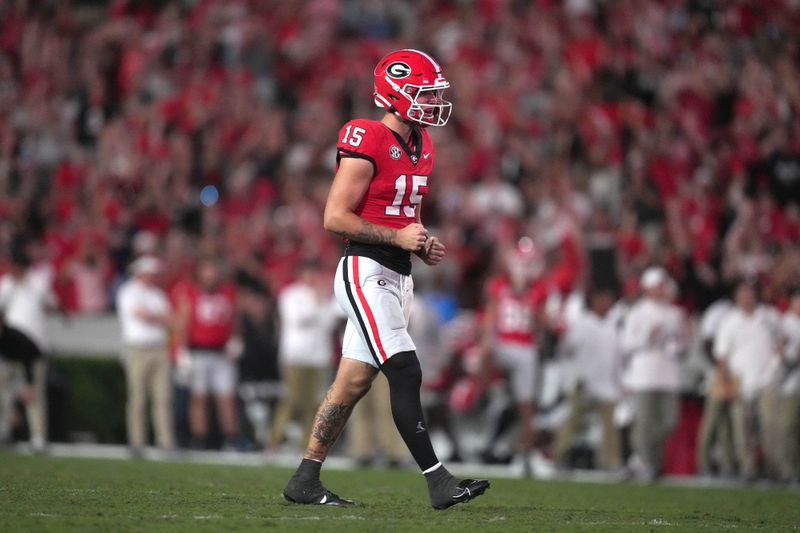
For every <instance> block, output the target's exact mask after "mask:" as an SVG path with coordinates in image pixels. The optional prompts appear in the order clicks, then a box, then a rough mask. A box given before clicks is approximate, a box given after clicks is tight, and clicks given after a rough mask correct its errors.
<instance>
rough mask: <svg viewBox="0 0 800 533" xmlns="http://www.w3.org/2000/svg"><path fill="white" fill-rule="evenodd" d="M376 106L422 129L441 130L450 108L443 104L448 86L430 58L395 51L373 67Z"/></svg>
mask: <svg viewBox="0 0 800 533" xmlns="http://www.w3.org/2000/svg"><path fill="white" fill-rule="evenodd" d="M374 74H375V105H377V106H378V107H383V108H385V109H388V110H389V111H393V112H395V113H397V114H398V115H400V117H402V118H404V119H406V120H410V121H412V122H416V123H418V124H421V125H423V126H444V125H445V124H446V123H447V120H448V119H449V118H450V111H451V110H452V109H453V104H452V103H450V102H448V101H446V100H444V90H445V89H447V88H449V87H450V83H448V81H447V80H446V79H445V77H444V74H443V73H442V67H440V66H439V63H437V62H436V61H435V60H434V59H433V58H432V57H431V56H429V55H428V54H426V53H425V52H420V51H419V50H411V49H405V50H397V51H396V52H392V53H391V54H389V55H387V56H386V57H384V58H383V59H381V60H380V61H379V62H378V66H376V67H375V73H374Z"/></svg>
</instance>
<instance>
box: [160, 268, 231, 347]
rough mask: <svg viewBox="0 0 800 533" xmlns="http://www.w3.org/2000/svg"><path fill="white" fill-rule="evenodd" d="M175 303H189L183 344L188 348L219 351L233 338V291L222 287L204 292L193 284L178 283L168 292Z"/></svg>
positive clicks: (227, 284) (228, 284)
mask: <svg viewBox="0 0 800 533" xmlns="http://www.w3.org/2000/svg"><path fill="white" fill-rule="evenodd" d="M172 297H173V300H174V301H175V302H180V301H184V300H188V301H189V324H188V331H187V332H186V333H187V335H186V344H187V345H188V346H189V348H198V349H206V350H221V349H223V348H224V347H225V343H227V342H228V340H229V339H230V338H231V335H232V334H233V325H234V317H235V314H234V308H235V305H236V288H235V287H234V286H233V284H230V283H225V284H222V285H220V286H219V287H218V288H217V290H215V291H213V292H208V291H205V290H203V289H202V288H200V287H199V286H198V285H196V284H195V283H179V284H177V285H176V286H175V288H174V289H173V291H172Z"/></svg>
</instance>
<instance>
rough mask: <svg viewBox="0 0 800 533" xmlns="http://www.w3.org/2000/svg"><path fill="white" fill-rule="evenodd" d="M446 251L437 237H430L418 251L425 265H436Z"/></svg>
mask: <svg viewBox="0 0 800 533" xmlns="http://www.w3.org/2000/svg"><path fill="white" fill-rule="evenodd" d="M446 250H447V249H446V248H445V246H444V244H442V241H440V240H439V238H438V237H434V236H430V237H428V240H427V241H425V245H424V246H423V248H422V250H420V252H419V257H420V259H422V260H423V261H424V262H425V264H426V265H438V264H439V263H440V262H441V261H442V259H444V254H445V252H446Z"/></svg>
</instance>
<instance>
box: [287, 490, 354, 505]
mask: <svg viewBox="0 0 800 533" xmlns="http://www.w3.org/2000/svg"><path fill="white" fill-rule="evenodd" d="M323 497H324V496H323ZM283 498H284V499H285V500H286V501H287V502H289V503H295V504H297V505H332V506H334V507H349V506H351V505H355V502H352V501H350V500H345V499H344V498H340V497H338V496H336V497H335V499H327V498H326V500H325V501H320V502H299V501H297V500H295V499H294V498H292V497H291V496H289V495H288V494H286V493H285V492H284V493H283Z"/></svg>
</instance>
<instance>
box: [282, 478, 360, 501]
mask: <svg viewBox="0 0 800 533" xmlns="http://www.w3.org/2000/svg"><path fill="white" fill-rule="evenodd" d="M283 497H284V498H286V501H288V502H291V503H300V504H304V505H336V506H339V507H345V506H348V505H354V503H353V500H347V499H345V498H342V497H340V496H339V495H338V494H334V493H333V492H331V491H329V490H328V489H326V488H325V487H324V486H323V485H322V482H321V481H320V480H318V479H314V480H309V479H302V478H300V477H299V476H297V475H294V476H292V478H291V479H290V480H289V483H287V484H286V488H285V489H283Z"/></svg>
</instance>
